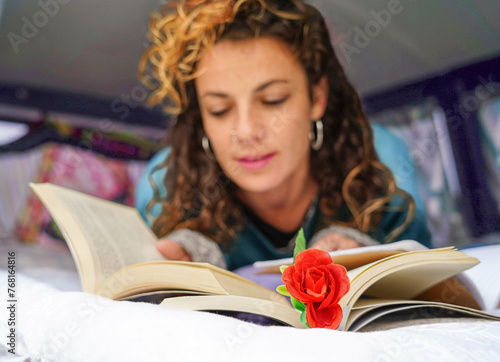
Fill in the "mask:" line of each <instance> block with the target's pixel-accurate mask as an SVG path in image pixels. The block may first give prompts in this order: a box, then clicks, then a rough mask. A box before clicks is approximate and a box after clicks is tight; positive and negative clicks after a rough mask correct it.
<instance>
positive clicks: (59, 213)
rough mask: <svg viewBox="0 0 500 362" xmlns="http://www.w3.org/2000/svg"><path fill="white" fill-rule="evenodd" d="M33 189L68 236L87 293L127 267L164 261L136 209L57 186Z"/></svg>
mask: <svg viewBox="0 0 500 362" xmlns="http://www.w3.org/2000/svg"><path fill="white" fill-rule="evenodd" d="M31 187H32V189H33V190H34V191H35V193H36V194H37V195H38V197H39V198H40V199H41V201H42V202H43V203H44V204H45V206H46V207H47V209H48V210H49V212H50V214H51V215H52V217H53V218H54V220H55V222H56V223H57V225H58V226H59V228H60V229H61V231H62V232H63V234H64V235H65V238H66V241H67V242H68V244H69V246H70V249H71V252H72V254H73V258H74V259H75V263H76V264H77V268H78V270H79V272H80V278H81V279H82V286H83V290H84V291H87V292H94V291H95V289H96V288H97V287H98V286H99V285H100V284H102V283H103V281H104V280H105V279H106V278H107V277H109V276H110V275H112V274H113V273H115V272H116V271H118V270H120V269H122V268H123V267H125V266H127V265H131V264H136V263H140V262H145V261H150V260H162V259H164V258H163V257H162V256H161V254H160V253H159V252H158V251H157V250H156V247H155V244H156V241H157V238H156V236H155V235H154V234H153V233H152V231H151V230H150V229H149V227H148V226H147V225H146V224H145V223H144V221H143V220H142V218H141V216H140V215H139V213H138V211H137V210H136V209H134V208H132V207H128V206H124V205H120V204H117V203H113V202H110V201H106V200H102V199H99V198H96V197H93V196H90V195H86V194H83V193H80V192H77V191H73V190H70V189H67V188H64V187H60V186H56V185H51V184H32V185H31Z"/></svg>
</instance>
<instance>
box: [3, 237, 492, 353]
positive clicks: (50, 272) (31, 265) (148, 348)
mask: <svg viewBox="0 0 500 362" xmlns="http://www.w3.org/2000/svg"><path fill="white" fill-rule="evenodd" d="M2 246H3V248H1V250H0V251H1V253H0V255H1V256H2V258H3V259H5V261H2V263H4V264H3V265H6V259H7V257H6V253H5V251H6V250H7V249H8V248H9V246H7V247H6V245H5V244H4V245H2ZM13 247H15V248H16V254H17V256H18V259H17V260H16V262H17V275H16V279H17V282H16V294H17V300H18V303H17V309H16V312H17V315H16V323H17V326H16V327H17V329H16V352H17V355H16V356H12V355H11V354H10V353H8V351H7V350H8V348H9V347H8V346H7V345H6V343H7V338H6V336H7V335H8V329H7V328H8V326H7V325H6V322H7V319H8V316H7V309H6V307H1V308H0V360H2V361H3V360H4V359H5V360H7V359H9V360H10V359H12V360H13V361H165V360H169V361H170V360H172V361H278V360H280V361H282V360H286V361H315V360H327V361H330V360H340V361H347V360H349V361H402V360H404V361H500V322H477V321H469V322H465V321H464V322H453V323H442V324H429V325H416V326H411V327H403V328H398V329H393V330H388V331H380V332H370V333H352V332H338V331H329V330H320V329H315V330H297V329H294V328H288V327H262V326H257V325H253V324H250V323H246V322H243V321H239V320H236V319H233V318H229V317H223V316H218V315H213V314H209V313H203V312H189V311H176V310H170V309H166V308H161V307H159V306H156V305H150V304H145V303H131V302H115V301H110V300H107V299H104V298H101V297H98V296H95V295H91V294H86V293H82V292H79V291H78V290H79V288H80V286H79V281H78V278H77V276H76V272H75V270H74V267H73V266H72V265H71V262H70V256H69V254H67V253H64V252H61V251H58V252H54V251H50V252H49V253H48V255H45V252H46V251H43V252H41V251H40V250H37V249H36V248H34V249H31V248H27V247H23V248H20V247H19V246H18V245H15V246H11V248H13ZM499 250H500V249H499ZM47 259H49V262H48V264H51V265H50V267H44V266H43V265H41V264H43V263H42V261H44V260H45V263H47ZM497 260H499V259H497ZM52 264H57V265H52ZM3 265H2V266H3ZM495 279H496V278H495ZM6 283H7V273H6V270H4V269H3V270H0V288H1V290H3V291H6V290H7V285H6Z"/></svg>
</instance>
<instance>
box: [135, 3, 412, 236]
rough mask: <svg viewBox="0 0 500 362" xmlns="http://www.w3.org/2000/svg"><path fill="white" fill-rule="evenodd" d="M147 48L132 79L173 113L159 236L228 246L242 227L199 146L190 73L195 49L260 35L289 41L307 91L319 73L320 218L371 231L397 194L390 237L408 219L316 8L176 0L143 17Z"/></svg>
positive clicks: (222, 178) (314, 159)
mask: <svg viewBox="0 0 500 362" xmlns="http://www.w3.org/2000/svg"><path fill="white" fill-rule="evenodd" d="M150 34H151V37H152V43H153V44H152V46H151V47H150V48H149V49H148V50H147V51H146V52H145V54H144V55H143V57H142V59H141V61H140V64H139V77H140V78H141V79H142V80H143V82H144V83H146V84H147V85H149V86H150V87H151V88H152V89H153V92H152V94H151V95H150V97H149V99H148V101H149V103H150V104H153V105H154V104H162V106H163V107H164V108H165V111H166V112H168V113H169V114H171V115H172V116H173V118H174V121H173V122H172V124H171V126H170V130H169V137H170V139H169V144H170V146H171V152H170V155H169V157H168V158H167V160H166V161H165V163H164V164H162V165H161V167H167V168H168V173H167V176H166V178H165V179H164V186H165V187H166V189H167V190H168V195H167V197H166V198H163V199H161V198H160V197H159V193H158V192H155V197H154V198H153V200H151V202H150V203H149V204H148V208H149V209H150V208H151V207H152V205H154V204H155V203H157V202H160V203H161V205H162V212H161V213H160V215H159V216H158V217H157V218H156V220H155V222H154V223H153V230H154V231H155V233H156V234H157V235H158V236H159V237H162V236H165V235H166V234H168V233H169V232H171V231H173V230H176V229H180V228H191V229H194V230H197V231H199V232H202V233H204V234H205V235H207V236H209V237H211V238H213V239H214V240H216V241H218V242H220V243H227V242H230V240H231V239H232V238H234V236H235V232H236V231H237V230H239V229H241V228H242V227H243V218H242V212H241V204H240V202H239V201H238V200H237V199H236V198H235V197H234V194H235V193H234V191H235V190H236V186H235V185H234V184H233V183H232V182H231V180H230V179H229V178H227V176H226V175H225V174H224V172H223V171H222V169H221V168H220V167H219V165H218V164H217V163H216V162H213V161H212V160H211V159H210V158H209V157H208V156H207V155H206V153H205V152H204V151H203V148H202V146H201V144H202V142H201V140H202V137H203V135H204V131H203V127H202V120H201V114H200V109H199V105H198V101H197V97H196V89H195V86H194V79H196V77H197V76H198V74H196V64H197V62H198V61H199V60H200V59H201V57H202V56H203V51H204V50H206V49H210V48H211V47H213V46H214V45H215V44H216V43H217V42H220V41H222V40H232V41H238V40H245V39H249V38H252V37H269V38H273V39H277V40H279V41H281V42H283V43H285V44H287V45H288V47H289V49H290V50H291V51H292V53H293V54H294V56H295V57H296V59H297V60H298V61H299V62H300V64H301V65H302V66H303V68H304V70H305V72H306V75H307V79H308V83H309V87H310V89H311V86H312V85H315V84H317V83H318V82H319V81H320V79H322V78H323V77H324V76H326V78H327V80H328V85H329V96H328V104H327V108H326V112H325V114H324V116H323V119H322V120H323V124H324V144H323V147H322V148H321V149H320V150H319V151H314V150H313V151H311V163H310V164H311V174H312V175H313V177H314V179H315V180H316V182H317V183H318V185H319V194H320V210H321V212H322V214H323V216H324V220H323V222H324V223H326V224H333V223H339V221H336V217H337V216H338V214H339V210H340V209H341V208H342V206H344V205H345V206H347V208H348V210H349V211H350V214H351V217H350V219H349V220H347V221H346V222H344V223H343V224H344V225H347V226H350V227H354V228H357V229H358V230H360V231H363V232H365V233H366V232H370V231H372V230H374V229H375V228H376V226H377V224H378V223H379V222H380V220H381V217H382V213H383V212H385V211H388V209H387V204H388V202H389V201H390V200H391V199H392V198H393V197H394V195H396V194H401V195H403V198H404V199H405V200H406V205H404V207H403V209H401V210H400V211H407V218H406V221H405V222H404V223H403V224H402V225H400V226H399V227H397V228H396V229H395V230H393V231H392V232H391V233H390V234H389V235H388V237H387V240H385V241H386V242H388V241H391V240H393V239H394V238H395V237H396V236H397V235H398V234H399V233H401V232H402V231H403V230H404V229H405V228H406V226H407V225H408V224H409V223H410V221H411V219H412V218H413V213H414V209H415V206H414V202H413V200H412V198H411V196H409V195H408V194H406V193H405V192H404V191H402V190H400V189H398V188H397V187H396V183H395V180H394V177H393V175H392V173H391V172H390V170H389V169H388V168H387V167H386V166H385V165H383V164H382V163H381V162H380V161H379V160H378V156H377V154H376V152H375V149H374V144H373V134H372V129H371V127H370V125H369V123H368V120H367V117H366V115H365V114H364V112H363V110H362V106H361V101H360V97H359V95H358V93H357V92H356V90H355V89H354V88H353V87H352V85H351V84H350V83H349V81H348V80H347V78H346V75H345V73H344V70H343V68H342V66H341V64H340V62H339V60H338V59H337V57H336V55H335V51H334V49H333V46H332V44H331V40H330V34H329V32H328V28H327V26H326V24H325V21H324V19H323V17H322V15H321V14H320V12H319V11H318V10H317V9H316V8H315V7H313V6H311V5H307V4H305V3H303V2H302V0H209V1H204V0H184V1H180V2H176V3H169V4H167V5H166V6H165V7H164V8H163V10H162V11H161V12H160V13H155V14H153V15H152V17H151V22H150Z"/></svg>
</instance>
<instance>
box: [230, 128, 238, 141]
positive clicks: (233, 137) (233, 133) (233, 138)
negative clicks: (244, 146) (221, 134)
mask: <svg viewBox="0 0 500 362" xmlns="http://www.w3.org/2000/svg"><path fill="white" fill-rule="evenodd" d="M231 140H232V141H233V142H238V136H236V131H235V130H234V129H233V130H232V131H231Z"/></svg>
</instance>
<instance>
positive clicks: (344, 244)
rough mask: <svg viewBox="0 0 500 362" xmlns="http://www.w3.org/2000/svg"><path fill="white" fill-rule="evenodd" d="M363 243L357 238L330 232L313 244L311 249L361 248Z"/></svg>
mask: <svg viewBox="0 0 500 362" xmlns="http://www.w3.org/2000/svg"><path fill="white" fill-rule="evenodd" d="M360 246H363V245H361V244H360V243H358V242H357V241H356V240H353V239H350V238H348V237H345V236H344V235H342V234H339V233H332V234H328V235H327V236H325V237H324V238H322V239H321V240H318V241H317V242H315V243H314V244H312V245H311V246H310V247H309V248H310V249H320V250H325V251H335V250H341V249H352V248H359V247H360Z"/></svg>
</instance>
